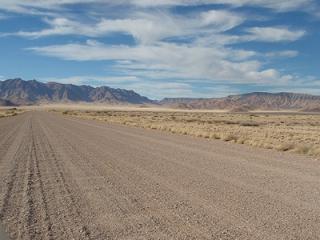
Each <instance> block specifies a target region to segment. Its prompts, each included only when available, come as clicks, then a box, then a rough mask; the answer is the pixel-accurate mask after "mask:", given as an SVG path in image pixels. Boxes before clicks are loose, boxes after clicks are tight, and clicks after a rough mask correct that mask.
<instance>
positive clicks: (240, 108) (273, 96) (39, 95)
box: [0, 78, 320, 112]
mask: <svg viewBox="0 0 320 240" xmlns="http://www.w3.org/2000/svg"><path fill="white" fill-rule="evenodd" d="M45 103H101V104H138V105H140V106H146V105H155V106H163V107H170V108H177V109H206V110H207V109H210V110H227V111H230V112H250V111H254V110H257V111H259V110H260V111H282V110H287V111H301V112H320V96H314V95H309V94H300V93H288V92H281V93H267V92H253V93H247V94H240V95H231V96H227V97H222V98H164V99H163V100H161V101H156V100H151V99H149V98H147V97H144V96H141V95H139V94H138V93H136V92H134V91H132V90H125V89H119V88H117V89H115V88H110V87H106V86H101V87H96V88H94V87H91V86H87V85H82V86H77V85H73V84H62V83H55V82H49V83H42V82H38V81H36V80H30V81H25V80H22V79H20V78H16V79H8V80H5V81H0V105H1V106H14V105H35V104H45Z"/></svg>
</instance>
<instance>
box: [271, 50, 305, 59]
mask: <svg viewBox="0 0 320 240" xmlns="http://www.w3.org/2000/svg"><path fill="white" fill-rule="evenodd" d="M265 55H266V56H267V57H274V58H279V57H280V58H282V57H284V58H293V57H296V56H298V55H299V52H298V51H294V50H286V51H274V52H268V53H266V54H265Z"/></svg>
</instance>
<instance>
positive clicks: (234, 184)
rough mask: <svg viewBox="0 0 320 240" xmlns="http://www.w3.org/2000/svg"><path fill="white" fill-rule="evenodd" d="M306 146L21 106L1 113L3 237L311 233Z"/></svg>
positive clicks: (318, 226)
mask: <svg viewBox="0 0 320 240" xmlns="http://www.w3.org/2000/svg"><path fill="white" fill-rule="evenodd" d="M319 182H320V163H319V162H318V161H313V160H312V159H310V158H307V157H302V156H296V155H291V154H282V153H279V152H275V151H271V150H260V149H254V148H250V147H247V146H243V145H235V144H229V143H226V142H221V141H214V140H211V141H208V140H205V139H197V138H192V137H187V136H178V135H172V134H169V133H163V132H157V131H152V130H144V129H138V128H131V127H126V126H120V125H112V124H105V123H100V122H95V121H90V120H81V119H75V118H71V117H67V116H64V117H63V116H62V115H58V114H54V113H46V112H27V113H23V114H21V115H18V116H15V117H11V118H3V119H1V120H0V221H1V223H2V224H3V226H4V227H5V229H6V231H7V232H8V233H9V234H10V236H11V238H12V239H27V240H28V239H30V240H31V239H254V240H257V239H273V240H274V239H319V236H320V184H319Z"/></svg>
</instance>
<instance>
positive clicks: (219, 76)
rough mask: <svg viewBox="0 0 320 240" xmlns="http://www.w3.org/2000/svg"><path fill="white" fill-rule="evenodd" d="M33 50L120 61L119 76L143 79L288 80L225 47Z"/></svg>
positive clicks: (56, 47) (63, 56) (62, 47)
mask: <svg viewBox="0 0 320 240" xmlns="http://www.w3.org/2000/svg"><path fill="white" fill-rule="evenodd" d="M30 50H32V51H34V52H36V53H38V54H41V55H46V56H54V57H58V58H61V59H65V60H76V61H95V60H113V61H116V69H117V70H118V71H119V73H122V74H130V75H131V76H137V77H139V78H146V79H148V78H150V79H158V80H161V79H173V80H174V79H184V80H185V81H188V79H189V80H201V79H202V80H208V81H216V82H225V81H227V82H233V83H236V82H238V83H244V82H247V83H258V82H260V83H263V82H270V81H271V82H274V81H278V82H282V81H287V80H288V76H282V75H281V74H280V73H278V72H277V71H276V70H275V69H263V66H262V65H261V63H260V62H258V61H256V60H251V59H250V58H251V57H252V53H251V52H249V53H246V52H245V51H244V50H240V51H237V50H234V49H228V48H223V47H217V48H212V47H211V48H206V47H199V46H189V45H176V44H172V43H159V44H156V45H152V46H145V45H139V46H134V47H128V46H107V45H103V44H100V43H96V42H95V43H94V44H92V43H89V44H88V43H87V44H66V45H52V46H46V47H34V48H31V49H30Z"/></svg>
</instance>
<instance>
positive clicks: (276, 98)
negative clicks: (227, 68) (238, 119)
mask: <svg viewBox="0 0 320 240" xmlns="http://www.w3.org/2000/svg"><path fill="white" fill-rule="evenodd" d="M160 103H161V104H162V105H167V106H170V107H174V108H185V109H228V110H230V111H234V112H243V111H252V110H301V111H320V96H314V95H309V94H301V93H288V92H280V93H267V92H253V93H246V94H240V95H231V96H227V97H222V98H165V99H163V100H161V102H160Z"/></svg>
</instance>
